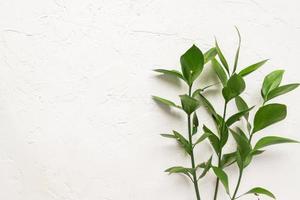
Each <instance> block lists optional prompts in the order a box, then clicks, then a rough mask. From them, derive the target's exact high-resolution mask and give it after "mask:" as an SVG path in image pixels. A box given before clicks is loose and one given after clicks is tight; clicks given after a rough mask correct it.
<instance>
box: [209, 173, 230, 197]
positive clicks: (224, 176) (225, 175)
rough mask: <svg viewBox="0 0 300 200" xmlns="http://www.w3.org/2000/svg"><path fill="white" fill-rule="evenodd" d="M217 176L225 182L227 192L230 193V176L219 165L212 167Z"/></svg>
mask: <svg viewBox="0 0 300 200" xmlns="http://www.w3.org/2000/svg"><path fill="white" fill-rule="evenodd" d="M212 168H213V170H214V173H215V174H216V176H217V177H218V178H219V179H220V181H221V183H222V184H223V186H224V188H225V190H226V193H227V194H229V186H228V176H227V174H226V173H225V172H224V171H223V170H222V169H221V168H219V167H212Z"/></svg>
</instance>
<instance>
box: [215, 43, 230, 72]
mask: <svg viewBox="0 0 300 200" xmlns="http://www.w3.org/2000/svg"><path fill="white" fill-rule="evenodd" d="M215 43H216V50H217V53H218V56H219V58H220V61H221V63H222V64H223V66H224V68H225V70H226V71H227V73H228V74H229V66H228V63H227V61H226V59H225V57H224V55H223V53H222V51H221V49H220V47H219V44H218V42H217V40H216V42H215Z"/></svg>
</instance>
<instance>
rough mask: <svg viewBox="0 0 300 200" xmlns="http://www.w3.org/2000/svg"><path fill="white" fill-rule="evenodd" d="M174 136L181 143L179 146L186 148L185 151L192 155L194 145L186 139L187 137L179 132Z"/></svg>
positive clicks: (175, 132)
mask: <svg viewBox="0 0 300 200" xmlns="http://www.w3.org/2000/svg"><path fill="white" fill-rule="evenodd" d="M173 133H174V136H175V137H176V139H177V141H178V142H179V144H181V146H182V147H183V148H184V150H185V151H186V152H187V153H188V154H189V155H191V153H192V145H191V144H190V143H189V142H188V140H187V139H185V137H183V136H182V135H181V134H180V133H178V132H177V131H173Z"/></svg>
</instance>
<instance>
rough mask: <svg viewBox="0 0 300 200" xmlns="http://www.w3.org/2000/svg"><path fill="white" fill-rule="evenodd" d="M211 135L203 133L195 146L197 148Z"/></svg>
mask: <svg viewBox="0 0 300 200" xmlns="http://www.w3.org/2000/svg"><path fill="white" fill-rule="evenodd" d="M210 135H211V133H210V132H205V133H203V134H202V135H201V136H200V138H199V139H198V140H197V141H196V142H195V144H194V146H196V145H197V144H199V143H200V142H202V141H203V140H205V139H206V138H208V137H209V136H210Z"/></svg>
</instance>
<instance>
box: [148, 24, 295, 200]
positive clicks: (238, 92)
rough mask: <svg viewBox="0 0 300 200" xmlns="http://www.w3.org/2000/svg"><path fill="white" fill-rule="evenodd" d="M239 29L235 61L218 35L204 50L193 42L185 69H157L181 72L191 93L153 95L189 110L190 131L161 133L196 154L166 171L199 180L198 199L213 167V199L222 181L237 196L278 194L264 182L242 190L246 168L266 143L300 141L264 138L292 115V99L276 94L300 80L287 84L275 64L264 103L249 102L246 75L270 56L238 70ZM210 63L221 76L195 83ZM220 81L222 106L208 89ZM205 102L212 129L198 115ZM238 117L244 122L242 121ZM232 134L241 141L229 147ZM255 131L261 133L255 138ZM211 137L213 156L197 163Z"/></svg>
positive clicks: (264, 91)
mask: <svg viewBox="0 0 300 200" xmlns="http://www.w3.org/2000/svg"><path fill="white" fill-rule="evenodd" d="M237 33H238V38H239V41H238V47H237V50H236V53H235V57H234V63H233V65H232V66H230V65H229V64H228V62H227V59H226V58H225V56H224V55H223V53H222V51H221V49H220V47H219V44H218V42H217V40H215V46H214V47H212V48H211V49H209V50H208V51H206V52H205V53H202V51H201V50H200V49H199V48H198V47H197V46H196V45H193V46H192V47H191V48H189V49H188V50H187V51H186V52H185V53H184V54H183V55H182V56H181V57H180V64H181V71H177V70H167V69H155V70H154V71H155V72H158V73H160V74H163V75H164V76H173V77H175V78H178V79H180V80H182V81H183V82H184V83H185V84H186V88H187V89H186V90H187V91H186V94H182V95H179V98H180V102H181V104H180V105H177V104H176V103H174V102H173V101H170V100H168V99H165V98H162V97H158V96H153V99H154V100H155V101H157V102H158V103H161V104H163V105H165V106H169V107H173V108H176V109H178V110H179V111H182V112H184V113H185V115H186V120H187V122H186V123H187V124H186V126H187V127H186V128H187V134H186V136H184V134H182V133H179V132H178V131H175V130H173V131H172V132H171V133H169V134H161V135H162V136H163V137H166V138H171V139H175V140H176V141H177V142H178V143H179V144H180V146H181V147H182V149H183V150H184V151H185V153H186V154H187V155H188V156H189V157H190V162H191V164H190V166H188V167H183V166H175V167H171V168H168V169H166V170H165V171H166V172H168V173H170V174H175V173H179V174H183V175H185V176H187V178H189V179H190V180H191V182H192V184H193V186H194V190H195V195H196V199H197V200H201V190H200V189H201V187H199V183H198V182H199V180H200V179H202V178H203V177H204V176H206V174H207V173H208V172H210V171H211V172H212V173H213V174H214V175H215V176H216V182H215V189H214V194H212V197H213V200H217V199H218V193H219V185H220V183H221V184H222V185H223V187H224V189H225V191H226V194H227V196H228V198H229V199H230V200H235V199H238V198H240V197H242V196H244V195H248V194H254V195H256V196H260V195H266V196H269V197H271V198H274V199H275V195H274V194H273V193H272V192H270V191H269V190H267V189H265V188H263V187H253V188H252V189H249V190H248V191H246V192H244V193H239V188H240V185H241V182H242V180H243V174H244V171H245V170H246V168H247V167H248V166H249V165H250V164H251V163H252V162H253V160H254V159H253V158H254V157H256V156H258V155H261V154H263V153H264V152H265V148H266V147H268V146H270V145H275V144H280V143H298V141H296V140H293V139H289V138H286V137H280V136H265V137H260V138H258V137H259V135H260V132H262V131H263V130H264V129H265V128H267V127H269V126H271V125H273V124H275V123H277V122H280V121H282V120H284V119H285V118H286V115H287V107H286V105H284V104H280V103H273V102H272V100H274V99H275V98H276V97H278V96H280V95H283V94H286V93H288V92H290V91H292V90H294V89H296V88H297V87H298V86H299V84H298V83H292V84H286V85H282V84H281V82H282V78H283V74H284V70H275V71H273V72H271V73H269V74H268V75H266V76H265V78H264V80H263V83H262V87H261V90H260V95H261V97H262V101H261V103H259V104H258V105H256V106H249V105H248V103H247V101H246V100H245V99H244V97H243V92H244V91H245V89H246V82H245V79H244V78H245V77H246V76H248V75H250V74H251V73H253V72H255V71H256V70H257V69H259V68H260V67H261V66H263V65H264V64H265V63H266V62H267V60H262V61H259V62H257V63H255V64H252V65H249V66H247V67H244V68H242V70H238V69H239V63H238V61H239V54H240V47H241V36H240V33H239V31H238V29H237ZM206 64H208V66H209V67H212V69H213V72H214V73H215V75H216V76H217V77H218V79H219V82H218V83H215V84H211V85H207V86H206V87H204V88H199V87H197V86H196V85H195V80H197V79H198V78H199V77H200V75H201V72H202V71H203V68H204V66H205V65H206ZM216 85H220V87H219V88H221V90H220V93H219V95H221V96H222V98H223V100H224V101H223V102H224V103H223V110H222V112H219V111H217V110H216V109H215V106H214V105H213V103H212V102H211V101H210V100H209V99H208V98H207V95H206V91H207V90H209V89H211V88H212V87H213V86H216ZM231 102H234V104H235V107H236V110H237V111H236V113H233V114H229V113H228V109H227V108H228V106H230V105H234V104H231ZM200 106H204V107H205V108H206V110H207V112H208V113H209V116H211V120H212V121H213V122H214V124H215V126H216V127H215V129H211V128H210V127H208V126H206V125H205V124H202V129H200V128H199V126H200V124H201V123H200V122H199V120H198V116H197V112H196V111H197V110H198V108H199V107H200ZM198 115H199V113H198ZM228 116H229V117H228ZM238 121H239V123H237V122H238ZM213 130H216V131H213ZM200 133H201V134H200ZM230 135H231V136H232V138H233V139H234V141H235V143H236V147H235V150H234V151H232V152H226V151H225V149H226V148H225V147H226V145H229V142H228V138H229V137H231V136H230ZM255 137H257V138H256V139H255V140H254V138H255ZM205 140H207V141H209V143H210V144H211V146H212V149H213V150H212V155H211V157H210V158H209V159H208V160H205V161H204V162H202V163H196V160H195V156H196V155H195V153H194V152H195V148H196V147H197V146H198V145H200V144H201V143H202V142H204V141H205ZM255 141H256V142H255ZM231 165H235V166H236V167H237V169H238V178H237V182H236V183H235V184H234V185H235V187H234V188H230V187H229V185H230V184H229V181H230V178H231V177H229V176H228V175H227V173H226V168H227V167H228V166H231Z"/></svg>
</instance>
